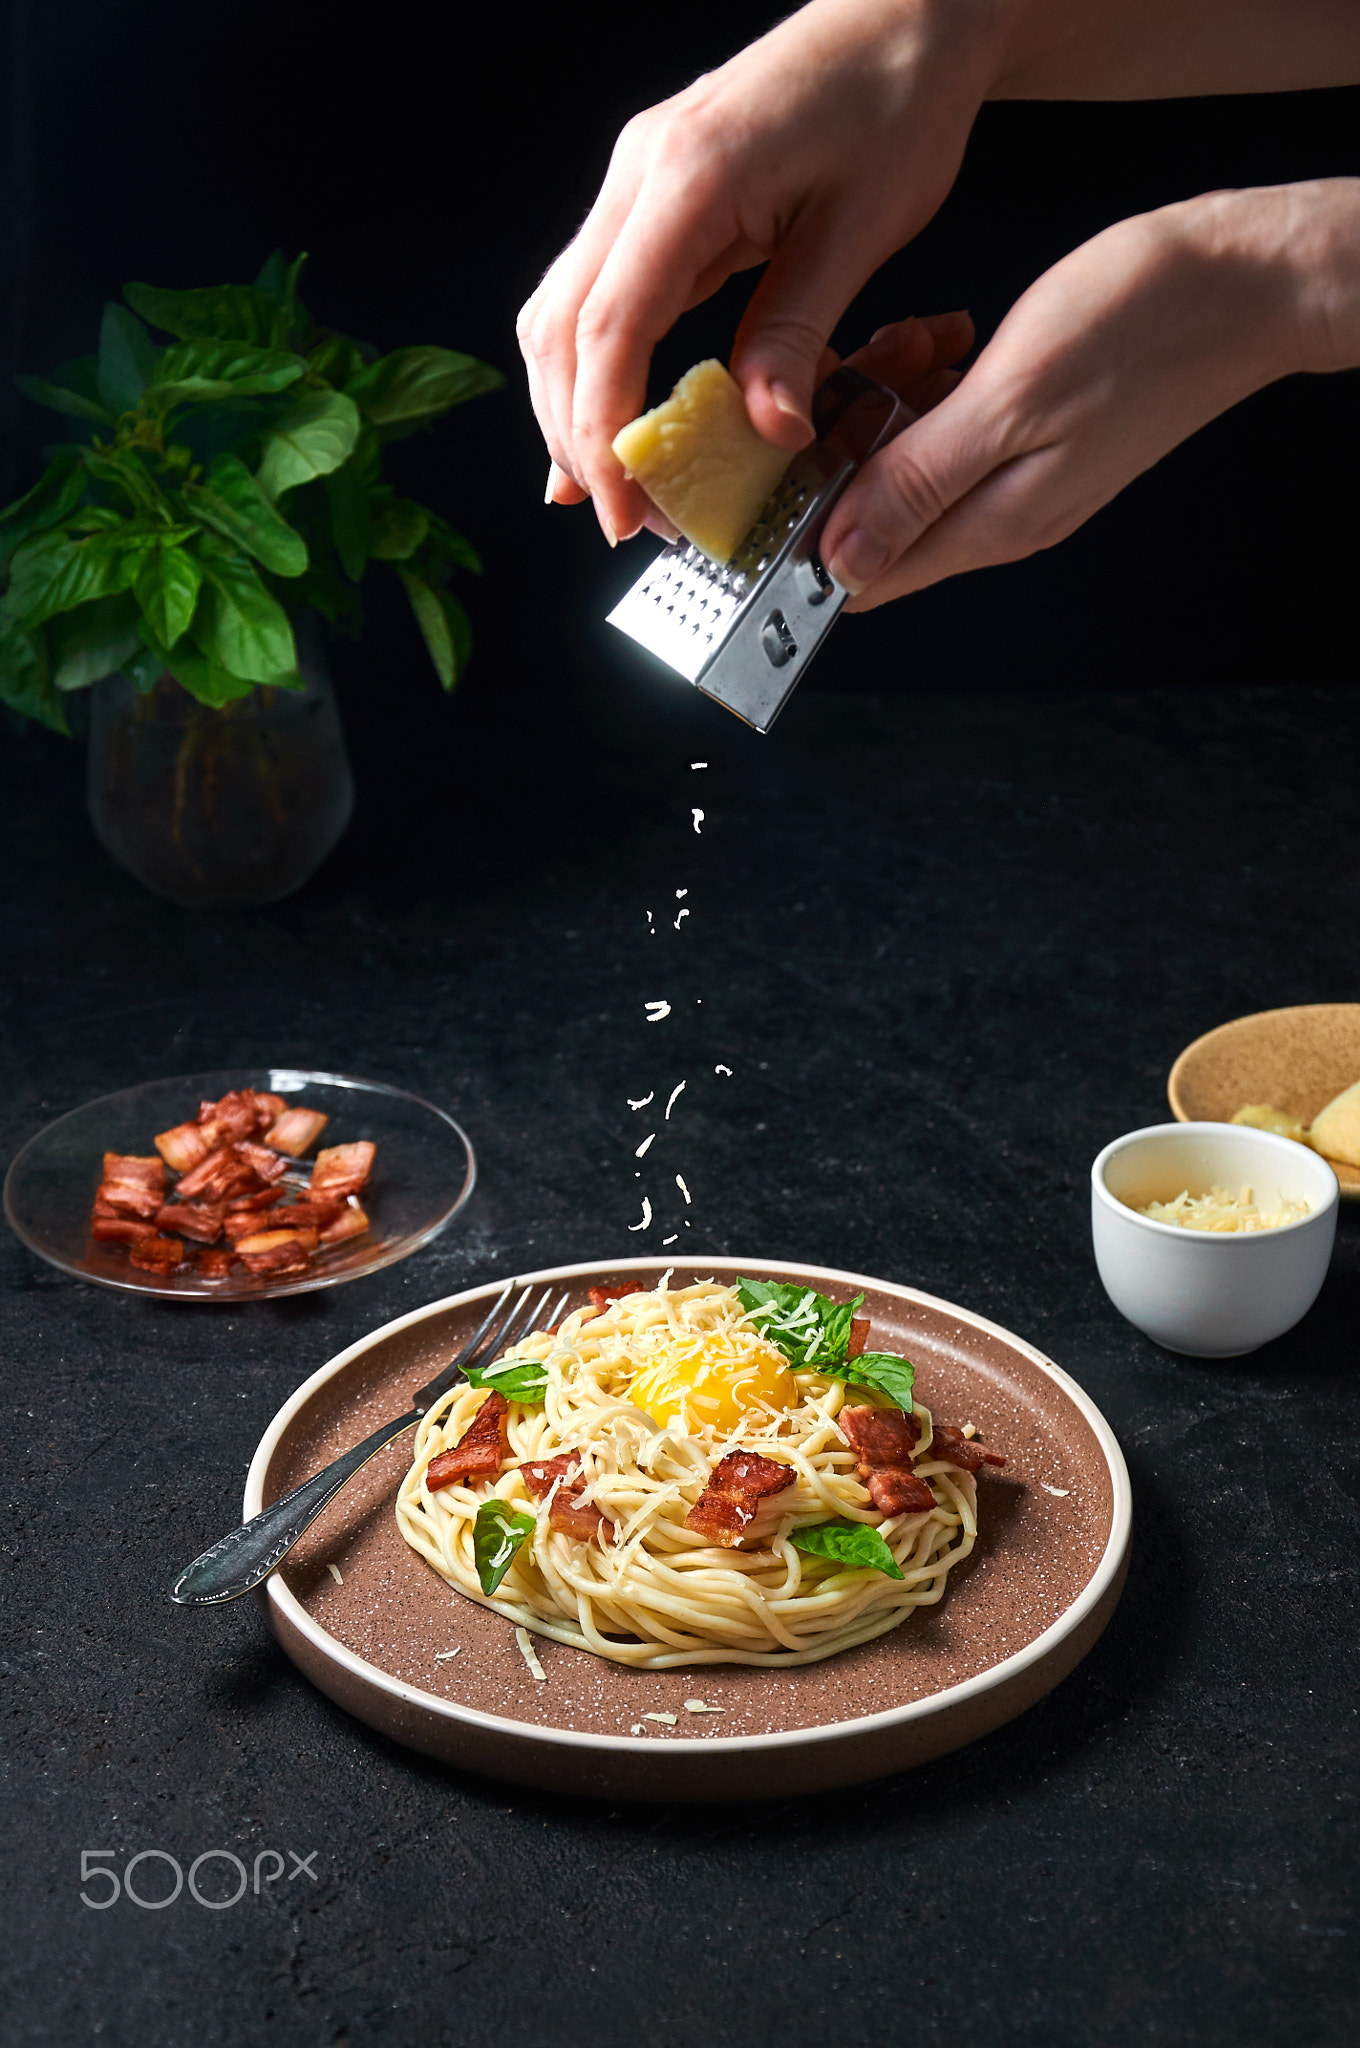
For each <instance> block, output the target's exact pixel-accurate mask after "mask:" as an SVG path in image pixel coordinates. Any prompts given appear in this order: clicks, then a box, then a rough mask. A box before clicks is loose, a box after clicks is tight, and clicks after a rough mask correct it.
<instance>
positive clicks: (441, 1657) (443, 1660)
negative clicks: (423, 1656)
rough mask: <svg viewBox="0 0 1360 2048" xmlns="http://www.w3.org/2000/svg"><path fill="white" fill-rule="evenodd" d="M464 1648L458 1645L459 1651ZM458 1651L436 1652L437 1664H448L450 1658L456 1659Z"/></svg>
mask: <svg viewBox="0 0 1360 2048" xmlns="http://www.w3.org/2000/svg"><path fill="white" fill-rule="evenodd" d="M462 1647H463V1645H462V1644H461V1643H460V1644H459V1645H458V1650H461V1649H462ZM458 1650H436V1651H435V1653H434V1661H435V1663H436V1664H447V1663H448V1661H449V1658H450V1657H456V1656H457V1655H458Z"/></svg>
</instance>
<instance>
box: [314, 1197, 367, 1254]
mask: <svg viewBox="0 0 1360 2048" xmlns="http://www.w3.org/2000/svg"><path fill="white" fill-rule="evenodd" d="M367 1229H368V1216H367V1214H366V1212H365V1211H364V1210H363V1209H361V1208H360V1207H359V1204H358V1203H357V1202H346V1204H345V1206H344V1208H343V1209H342V1210H341V1211H340V1213H339V1215H338V1216H337V1217H336V1219H335V1221H334V1223H328V1224H327V1225H326V1227H325V1229H324V1230H323V1231H322V1232H321V1242H322V1244H343V1243H344V1242H345V1239H346V1238H347V1237H362V1235H363V1233H364V1232H365V1231H366V1230H367Z"/></svg>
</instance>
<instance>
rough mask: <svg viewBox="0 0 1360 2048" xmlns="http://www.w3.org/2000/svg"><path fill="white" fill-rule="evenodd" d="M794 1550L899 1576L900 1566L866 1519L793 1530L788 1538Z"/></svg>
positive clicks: (821, 1524)
mask: <svg viewBox="0 0 1360 2048" xmlns="http://www.w3.org/2000/svg"><path fill="white" fill-rule="evenodd" d="M789 1541H790V1543H792V1545H793V1547H794V1549H795V1550H805V1551H807V1552H809V1553H810V1555H812V1556H813V1557H829V1558H831V1559H833V1560H834V1562H835V1563H836V1564H844V1565H851V1566H854V1567H857V1568H859V1569H863V1570H868V1571H875V1572H886V1574H887V1576H888V1577H889V1578H890V1579H900V1578H901V1577H902V1570H901V1567H900V1566H899V1565H898V1563H897V1560H896V1559H895V1558H894V1556H893V1554H892V1552H891V1551H890V1550H889V1548H888V1546H887V1544H886V1543H885V1542H884V1541H883V1538H882V1537H881V1536H880V1535H879V1533H878V1531H877V1529H871V1528H870V1527H869V1526H868V1524H867V1522H844V1521H835V1522H814V1523H813V1524H812V1526H811V1527H810V1528H807V1529H795V1530H794V1531H793V1533H792V1535H791V1536H790V1537H789Z"/></svg>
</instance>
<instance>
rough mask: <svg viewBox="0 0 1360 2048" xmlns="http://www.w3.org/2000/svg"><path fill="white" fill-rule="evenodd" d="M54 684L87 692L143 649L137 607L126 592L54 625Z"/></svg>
mask: <svg viewBox="0 0 1360 2048" xmlns="http://www.w3.org/2000/svg"><path fill="white" fill-rule="evenodd" d="M51 641H52V653H51V663H52V683H53V687H54V688H56V689H58V690H84V689H87V688H88V687H89V685H90V684H91V683H97V682H99V681H100V680H101V678H102V677H104V676H109V675H112V674H113V672H114V670H115V669H117V668H121V667H122V665H123V663H124V662H125V661H126V660H127V658H128V656H129V655H130V654H135V653H136V651H137V649H138V648H139V647H140V646H141V640H140V637H139V635H138V632H137V607H136V605H135V604H134V602H133V600H132V598H131V597H130V596H129V595H128V594H127V592H126V591H124V592H122V593H121V594H120V595H119V596H117V597H101V598H97V599H96V600H95V602H94V603H93V604H83V605H81V606H80V607H79V608H78V610H76V611H74V612H71V613H69V614H68V615H67V616H66V617H65V618H61V619H57V620H54V621H53V625H52V629H51Z"/></svg>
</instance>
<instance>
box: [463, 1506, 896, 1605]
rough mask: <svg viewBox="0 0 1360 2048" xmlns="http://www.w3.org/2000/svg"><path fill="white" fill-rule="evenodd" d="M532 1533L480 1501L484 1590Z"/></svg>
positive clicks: (477, 1531) (475, 1547)
mask: <svg viewBox="0 0 1360 2048" xmlns="http://www.w3.org/2000/svg"><path fill="white" fill-rule="evenodd" d="M533 1533H534V1518H533V1516H532V1515H519V1514H516V1512H515V1510H514V1509H513V1508H512V1507H511V1505H510V1503H509V1501H505V1500H501V1499H500V1497H499V1495H493V1497H492V1498H491V1499H490V1500H487V1501H483V1502H482V1505H481V1506H480V1507H479V1508H478V1510H477V1519H476V1521H475V1522H474V1523H473V1525H472V1555H473V1557H474V1558H475V1559H476V1563H477V1577H478V1580H479V1581H480V1583H481V1588H482V1591H483V1592H484V1593H494V1592H495V1590H496V1588H497V1586H499V1584H500V1582H501V1580H502V1579H503V1578H504V1577H505V1574H506V1573H507V1572H508V1571H509V1569H510V1567H511V1565H512V1564H513V1563H514V1561H515V1559H516V1558H517V1557H518V1555H519V1553H520V1551H521V1550H522V1548H523V1547H524V1545H525V1544H526V1543H527V1542H528V1540H529V1538H530V1537H531V1536H532V1535H533ZM884 1548H885V1549H886V1548H887V1545H886V1544H885V1545H884ZM898 1576H899V1577H900V1576H901V1574H900V1573H899V1575H898Z"/></svg>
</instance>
